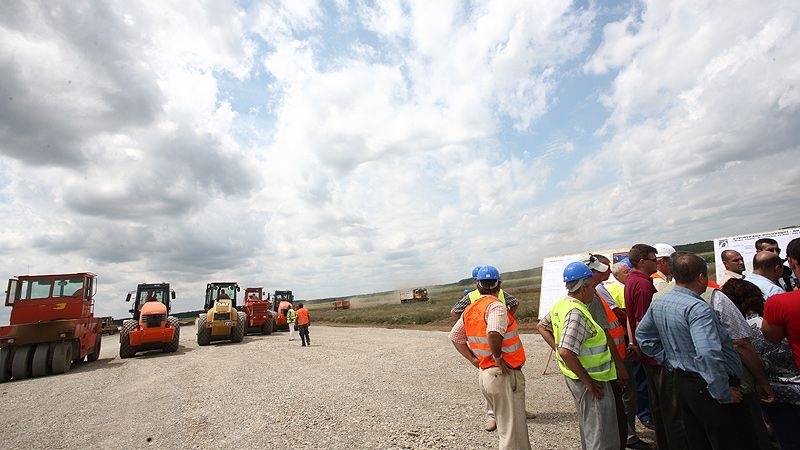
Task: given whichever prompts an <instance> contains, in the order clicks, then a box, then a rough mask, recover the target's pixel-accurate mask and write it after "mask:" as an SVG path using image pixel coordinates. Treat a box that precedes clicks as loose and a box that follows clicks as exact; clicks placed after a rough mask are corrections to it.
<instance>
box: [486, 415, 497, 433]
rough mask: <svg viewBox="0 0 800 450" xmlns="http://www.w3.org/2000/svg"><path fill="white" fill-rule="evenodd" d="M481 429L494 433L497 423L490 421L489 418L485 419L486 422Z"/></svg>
mask: <svg viewBox="0 0 800 450" xmlns="http://www.w3.org/2000/svg"><path fill="white" fill-rule="evenodd" d="M483 429H484V430H486V431H494V430H496V429H497V421H496V420H494V419H492V418H491V417H490V418H488V419H486V422H484V424H483Z"/></svg>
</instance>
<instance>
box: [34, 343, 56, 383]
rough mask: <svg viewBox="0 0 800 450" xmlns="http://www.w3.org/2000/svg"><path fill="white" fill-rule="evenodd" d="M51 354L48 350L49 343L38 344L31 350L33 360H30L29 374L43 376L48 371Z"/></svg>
mask: <svg viewBox="0 0 800 450" xmlns="http://www.w3.org/2000/svg"><path fill="white" fill-rule="evenodd" d="M52 358H53V354H52V352H51V351H50V344H39V345H37V346H36V350H35V351H34V352H33V360H32V361H31V375H32V376H34V377H43V376H45V375H47V374H48V373H50V367H49V365H50V361H51V360H52Z"/></svg>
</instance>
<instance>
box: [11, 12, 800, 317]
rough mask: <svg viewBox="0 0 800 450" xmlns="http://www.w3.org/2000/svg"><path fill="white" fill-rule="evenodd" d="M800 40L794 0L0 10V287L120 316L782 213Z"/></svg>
mask: <svg viewBox="0 0 800 450" xmlns="http://www.w3.org/2000/svg"><path fill="white" fill-rule="evenodd" d="M798 48H800V4H798V2H796V1H794V0H783V1H782V0H775V1H772V0H764V1H759V2H753V1H737V0H734V1H721V0H720V1H697V0H691V1H679V0H676V1H669V2H664V1H658V0H654V1H620V2H608V1H598V2H594V1H589V2H585V1H579V2H569V1H566V0H520V1H512V0H504V1H468V2H464V1H457V0H437V1H435V2H431V1H427V0H426V1H415V0H410V1H393V0H387V1H376V2H371V1H360V0H331V1H319V2H316V1H313V0H303V1H301V0H286V1H285V2H281V1H239V2H229V3H226V2H223V1H219V0H209V1H201V0H200V1H193V2H170V1H166V2H150V1H130V0H125V1H104V2H91V1H86V2H82V1H78V2H50V1H47V2H45V1H42V2H35V1H25V2H23V1H17V2H5V3H4V5H3V13H2V14H0V216H2V228H0V273H1V274H2V275H1V276H0V277H2V278H8V277H11V276H15V275H20V274H26V273H60V272H76V271H92V272H94V273H97V274H98V275H99V288H98V296H97V306H96V309H97V313H98V314H100V315H106V314H113V315H115V316H123V315H125V311H126V310H127V305H126V304H125V303H124V301H123V299H124V296H125V293H126V292H127V291H128V290H130V289H134V288H135V286H136V284H137V283H140V282H159V281H169V282H171V283H173V284H174V285H175V289H176V291H177V295H178V301H177V302H176V304H175V309H176V310H177V311H185V310H192V309H197V308H199V307H200V305H201V304H202V297H203V292H204V289H205V283H206V282H209V281H215V280H217V281H218V280H237V281H239V282H240V284H242V285H243V286H252V285H256V286H258V285H263V286H265V287H266V288H267V289H268V290H270V291H272V290H275V289H293V290H294V291H295V292H296V294H297V296H298V297H300V298H303V299H313V298H321V297H330V296H344V295H351V294H359V293H367V292H374V291H383V290H391V289H397V288H404V287H410V286H412V285H426V284H438V283H450V282H454V281H457V280H459V279H461V278H465V277H467V276H468V275H469V273H470V271H471V269H472V267H473V266H474V265H476V264H489V263H491V264H494V265H497V266H498V267H499V268H500V269H501V270H503V271H511V270H520V269H527V268H531V267H536V266H539V265H541V262H542V258H543V257H545V256H551V255H559V254H566V253H574V252H581V251H584V250H590V249H594V248H614V247H626V246H629V245H631V244H633V243H635V242H647V243H655V242H661V241H664V242H669V243H673V244H682V243H689V242H696V241H701V240H708V239H713V238H715V237H720V236H727V235H737V234H745V233H749V232H757V231H768V230H773V229H776V228H780V227H783V226H788V225H797V224H798V223H800V210H798V208H797V207H796V206H795V205H796V202H797V200H796V196H797V192H798V188H800V161H798V156H800V152H798V145H800V110H799V108H800V54H798V51H797V49H798ZM531 300H533V299H531ZM4 314H5V313H4Z"/></svg>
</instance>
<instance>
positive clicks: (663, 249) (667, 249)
mask: <svg viewBox="0 0 800 450" xmlns="http://www.w3.org/2000/svg"><path fill="white" fill-rule="evenodd" d="M653 247H655V248H656V258H669V257H670V256H672V254H673V253H675V249H674V248H673V247H672V246H671V245H669V244H664V243H661V244H656V245H654V246H653Z"/></svg>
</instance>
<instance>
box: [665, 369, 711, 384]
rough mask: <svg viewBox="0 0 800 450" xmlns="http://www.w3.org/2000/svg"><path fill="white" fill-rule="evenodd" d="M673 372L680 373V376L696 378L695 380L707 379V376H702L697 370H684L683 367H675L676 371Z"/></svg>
mask: <svg viewBox="0 0 800 450" xmlns="http://www.w3.org/2000/svg"><path fill="white" fill-rule="evenodd" d="M673 373H674V374H675V375H680V376H682V377H686V378H692V379H694V380H701V381H705V378H703V376H702V375H700V374H699V373H697V372H687V371H685V370H683V369H675V371H674V372H673Z"/></svg>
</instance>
